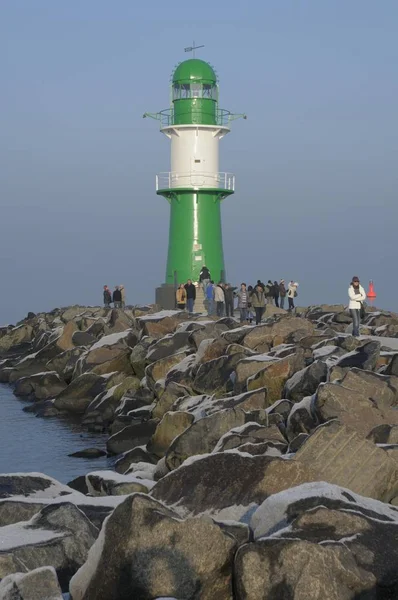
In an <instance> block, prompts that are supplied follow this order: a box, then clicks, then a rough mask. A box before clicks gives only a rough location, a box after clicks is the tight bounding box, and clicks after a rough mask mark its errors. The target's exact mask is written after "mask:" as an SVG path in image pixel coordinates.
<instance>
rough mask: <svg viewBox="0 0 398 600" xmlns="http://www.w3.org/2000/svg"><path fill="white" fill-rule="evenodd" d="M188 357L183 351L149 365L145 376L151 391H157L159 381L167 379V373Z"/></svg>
mask: <svg viewBox="0 0 398 600" xmlns="http://www.w3.org/2000/svg"><path fill="white" fill-rule="evenodd" d="M186 357H187V352H186V351H184V350H182V351H179V352H177V353H176V354H171V355H169V356H165V357H164V358H160V359H159V360H156V361H155V362H153V363H152V364H150V365H148V366H147V367H146V369H145V376H146V381H147V384H148V387H149V388H150V389H151V390H154V389H155V384H156V382H157V381H159V379H165V377H166V375H167V373H168V372H169V371H171V369H173V367H176V366H177V365H179V364H180V363H181V362H182V361H183V360H184V358H186Z"/></svg>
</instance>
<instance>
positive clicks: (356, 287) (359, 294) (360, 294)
mask: <svg viewBox="0 0 398 600" xmlns="http://www.w3.org/2000/svg"><path fill="white" fill-rule="evenodd" d="M348 297H349V299H350V303H349V305H348V308H349V311H350V315H351V318H352V335H353V336H354V337H358V336H359V326H360V324H361V309H362V307H363V304H362V303H363V302H365V300H366V292H365V290H364V289H363V287H362V286H361V283H360V281H359V277H356V276H355V277H353V278H352V281H351V283H350V286H349V288H348Z"/></svg>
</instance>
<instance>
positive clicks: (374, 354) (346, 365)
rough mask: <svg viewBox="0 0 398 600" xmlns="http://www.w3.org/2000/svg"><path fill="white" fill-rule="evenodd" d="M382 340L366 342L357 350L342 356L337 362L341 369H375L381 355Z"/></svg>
mask: <svg viewBox="0 0 398 600" xmlns="http://www.w3.org/2000/svg"><path fill="white" fill-rule="evenodd" d="M380 346H381V344H380V342H374V341H372V342H366V343H365V344H364V345H363V346H359V348H357V349H356V350H353V351H352V352H349V353H348V354H345V355H344V356H342V357H341V358H340V359H339V360H338V361H337V363H336V366H338V367H340V368H341V369H352V368H353V367H356V368H358V369H364V370H366V371H374V370H375V368H376V366H377V361H378V360H379V357H380Z"/></svg>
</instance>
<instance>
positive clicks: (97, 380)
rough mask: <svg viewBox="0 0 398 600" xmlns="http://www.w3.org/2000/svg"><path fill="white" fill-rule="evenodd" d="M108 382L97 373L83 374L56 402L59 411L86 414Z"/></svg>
mask: <svg viewBox="0 0 398 600" xmlns="http://www.w3.org/2000/svg"><path fill="white" fill-rule="evenodd" d="M106 383H107V380H106V379H104V378H103V377H101V376H100V375H96V374H95V373H83V375H80V377H77V378H76V379H74V380H73V381H72V382H71V383H70V384H69V385H68V387H67V388H66V389H65V390H63V391H62V392H61V393H60V394H58V396H57V397H56V398H55V400H54V406H55V408H57V409H58V410H64V411H68V412H73V413H84V411H85V410H86V409H87V408H88V406H89V405H90V403H91V401H92V400H94V398H95V397H96V396H98V394H100V393H101V392H102V391H103V390H104V389H105V388H106Z"/></svg>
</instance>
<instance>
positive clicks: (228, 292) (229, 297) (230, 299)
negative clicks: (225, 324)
mask: <svg viewBox="0 0 398 600" xmlns="http://www.w3.org/2000/svg"><path fill="white" fill-rule="evenodd" d="M224 296H225V314H226V315H227V317H233V316H234V288H233V287H232V286H231V284H230V283H226V284H225V287H224Z"/></svg>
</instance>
